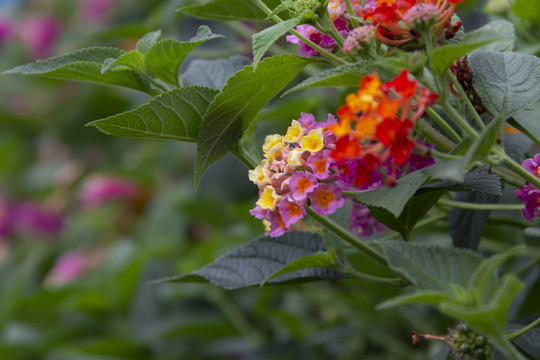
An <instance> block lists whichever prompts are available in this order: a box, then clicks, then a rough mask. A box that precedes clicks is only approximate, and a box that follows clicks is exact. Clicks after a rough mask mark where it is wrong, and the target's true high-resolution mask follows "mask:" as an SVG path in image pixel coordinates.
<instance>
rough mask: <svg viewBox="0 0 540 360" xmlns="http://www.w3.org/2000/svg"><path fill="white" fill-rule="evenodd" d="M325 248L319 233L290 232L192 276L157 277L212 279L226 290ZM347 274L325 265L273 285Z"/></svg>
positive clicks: (257, 241)
mask: <svg viewBox="0 0 540 360" xmlns="http://www.w3.org/2000/svg"><path fill="white" fill-rule="evenodd" d="M320 251H324V247H323V244H322V239H321V237H320V236H319V235H318V234H314V233H305V232H288V233H285V234H284V235H282V236H280V237H275V238H273V237H268V236H261V237H259V238H257V239H255V240H253V241H251V242H250V243H248V244H246V245H243V246H241V247H239V248H236V249H235V250H232V251H230V252H229V253H227V254H225V255H223V256H221V257H219V258H218V259H216V260H215V261H214V262H212V263H210V264H208V265H206V266H204V267H203V268H201V269H199V270H196V271H194V272H192V273H191V274H188V275H183V276H176V277H171V278H165V279H161V280H157V281H155V282H153V283H163V282H207V281H209V282H211V283H212V284H215V285H218V286H221V287H223V288H225V289H238V288H241V287H246V286H256V285H260V284H261V283H262V282H263V281H264V280H265V279H267V278H268V277H269V276H271V275H272V274H274V273H275V272H276V271H278V270H279V269H281V268H282V267H283V266H285V265H287V264H289V263H291V262H293V261H295V260H297V259H300V258H302V257H304V256H308V255H314V254H317V253H318V252H320ZM344 277H346V276H345V275H343V274H339V273H336V272H334V271H332V270H329V269H325V268H309V269H301V270H297V271H294V272H291V273H287V274H283V275H280V276H278V277H276V278H273V279H271V280H269V281H268V283H269V284H285V283H295V282H305V281H313V280H330V279H341V278H344Z"/></svg>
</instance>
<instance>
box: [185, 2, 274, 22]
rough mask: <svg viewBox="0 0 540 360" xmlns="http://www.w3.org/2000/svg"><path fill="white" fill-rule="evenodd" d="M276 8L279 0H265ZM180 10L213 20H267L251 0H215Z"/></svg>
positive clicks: (271, 6) (270, 6) (271, 7)
mask: <svg viewBox="0 0 540 360" xmlns="http://www.w3.org/2000/svg"><path fill="white" fill-rule="evenodd" d="M263 2H264V3H265V4H266V5H267V6H268V7H269V8H270V9H274V8H275V7H276V6H278V5H279V4H280V1H279V0H263ZM178 11H180V12H183V13H186V14H189V15H192V16H195V17H199V18H203V19H213V20H239V21H249V20H265V19H266V14H265V13H264V12H263V11H262V10H261V9H260V8H259V7H258V6H257V5H256V4H255V3H254V2H253V1H251V0H214V1H210V2H208V3H206V4H203V5H194V6H186V7H182V8H180V9H178Z"/></svg>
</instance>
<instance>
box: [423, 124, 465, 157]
mask: <svg viewBox="0 0 540 360" xmlns="http://www.w3.org/2000/svg"><path fill="white" fill-rule="evenodd" d="M416 130H417V131H418V132H419V133H420V135H422V136H423V137H425V138H426V139H428V140H429V141H431V142H432V143H433V144H435V146H436V147H437V148H438V149H440V150H441V151H446V152H449V151H451V150H452V149H453V148H455V147H456V144H455V143H454V142H453V141H451V140H450V139H448V138H447V137H446V136H444V135H443V134H441V133H440V132H438V131H437V130H436V129H435V128H434V127H433V126H431V125H429V124H428V123H427V122H426V121H425V120H424V119H420V120H418V125H417V126H416Z"/></svg>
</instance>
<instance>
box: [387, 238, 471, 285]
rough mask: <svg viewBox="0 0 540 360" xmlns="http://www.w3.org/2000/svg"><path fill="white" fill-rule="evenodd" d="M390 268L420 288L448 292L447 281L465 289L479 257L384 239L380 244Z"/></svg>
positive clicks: (453, 249)
mask: <svg viewBox="0 0 540 360" xmlns="http://www.w3.org/2000/svg"><path fill="white" fill-rule="evenodd" d="M379 246H380V247H381V248H382V249H383V251H384V254H385V256H386V259H387V260H388V263H389V265H390V268H391V269H392V270H394V271H396V272H398V273H399V274H401V275H403V276H404V277H406V278H407V279H408V280H409V281H410V282H411V283H412V284H413V285H414V286H415V287H417V288H418V289H422V290H436V291H441V292H443V293H448V292H449V291H451V290H450V289H449V287H448V284H450V283H454V284H457V285H460V286H462V287H463V288H466V287H467V285H468V284H469V280H470V277H471V274H472V273H473V272H474V270H475V269H476V268H477V267H478V266H479V264H480V262H481V261H482V258H481V257H480V256H479V255H477V254H475V253H473V252H471V251H467V250H463V249H455V248H447V247H440V246H433V245H424V244H415V243H406V242H403V241H385V242H382V243H380V244H379Z"/></svg>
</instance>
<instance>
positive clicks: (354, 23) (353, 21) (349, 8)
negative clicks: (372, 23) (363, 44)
mask: <svg viewBox="0 0 540 360" xmlns="http://www.w3.org/2000/svg"><path fill="white" fill-rule="evenodd" d="M344 2H345V7H346V8H347V12H348V13H349V14H351V15H354V10H353V7H352V4H351V0H345V1H344ZM351 24H352V26H353V27H354V28H357V27H359V26H360V23H359V22H358V20H356V19H355V18H351Z"/></svg>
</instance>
